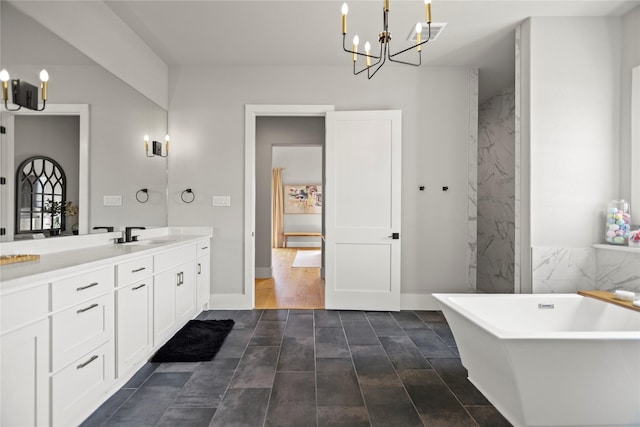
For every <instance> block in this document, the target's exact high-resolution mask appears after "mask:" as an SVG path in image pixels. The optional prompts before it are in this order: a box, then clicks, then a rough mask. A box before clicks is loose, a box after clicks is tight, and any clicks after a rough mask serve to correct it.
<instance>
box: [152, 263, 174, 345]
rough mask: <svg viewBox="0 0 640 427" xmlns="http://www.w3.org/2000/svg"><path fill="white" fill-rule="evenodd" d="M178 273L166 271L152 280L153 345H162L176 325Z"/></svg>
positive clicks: (172, 270)
mask: <svg viewBox="0 0 640 427" xmlns="http://www.w3.org/2000/svg"><path fill="white" fill-rule="evenodd" d="M177 284H178V273H177V271H176V270H175V269H171V270H167V271H164V272H162V273H159V274H157V275H155V276H154V279H153V345H154V346H158V345H159V344H162V343H163V342H164V341H165V340H166V339H167V338H168V337H169V336H170V335H171V334H173V327H174V325H175V323H176V286H177Z"/></svg>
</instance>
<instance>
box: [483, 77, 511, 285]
mask: <svg viewBox="0 0 640 427" xmlns="http://www.w3.org/2000/svg"><path fill="white" fill-rule="evenodd" d="M478 129H479V131H478V267H477V270H478V271H477V278H478V283H477V288H478V290H479V291H482V292H492V293H496V292H499V293H513V292H514V265H515V259H514V258H515V257H514V241H515V168H516V163H515V88H508V89H506V90H505V91H504V92H503V93H502V94H500V95H497V96H494V97H492V98H490V99H489V100H487V101H486V102H484V103H483V104H482V105H481V106H480V107H479V117H478Z"/></svg>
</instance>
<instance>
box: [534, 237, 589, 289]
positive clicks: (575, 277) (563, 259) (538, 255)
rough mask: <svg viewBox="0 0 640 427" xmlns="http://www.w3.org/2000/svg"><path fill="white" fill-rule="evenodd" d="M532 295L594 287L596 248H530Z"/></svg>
mask: <svg viewBox="0 0 640 427" xmlns="http://www.w3.org/2000/svg"><path fill="white" fill-rule="evenodd" d="M531 257H532V259H531V265H532V272H531V275H532V278H531V279H532V288H533V293H534V294H547V293H575V292H577V291H579V290H585V289H586V290H590V289H596V277H597V276H596V249H595V248H591V247H589V248H535V247H534V248H531Z"/></svg>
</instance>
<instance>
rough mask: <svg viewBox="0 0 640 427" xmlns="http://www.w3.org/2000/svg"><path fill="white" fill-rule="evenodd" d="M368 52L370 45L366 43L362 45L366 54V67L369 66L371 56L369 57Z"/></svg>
mask: <svg viewBox="0 0 640 427" xmlns="http://www.w3.org/2000/svg"><path fill="white" fill-rule="evenodd" d="M370 52H371V44H370V43H369V42H366V43H365V44H364V53H366V54H367V67H370V66H371V55H370Z"/></svg>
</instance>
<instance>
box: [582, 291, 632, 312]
mask: <svg viewBox="0 0 640 427" xmlns="http://www.w3.org/2000/svg"><path fill="white" fill-rule="evenodd" d="M578 294H580V295H582V296H584V297H590V298H595V299H599V300H600V301H605V302H610V303H611V304H615V305H619V306H620V307H625V308H629V309H631V310H634V311H640V307H636V306H635V305H633V304H632V303H631V301H622V300H619V299H616V297H615V295H614V294H613V292H609V291H578Z"/></svg>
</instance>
